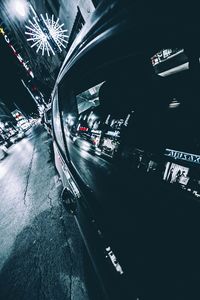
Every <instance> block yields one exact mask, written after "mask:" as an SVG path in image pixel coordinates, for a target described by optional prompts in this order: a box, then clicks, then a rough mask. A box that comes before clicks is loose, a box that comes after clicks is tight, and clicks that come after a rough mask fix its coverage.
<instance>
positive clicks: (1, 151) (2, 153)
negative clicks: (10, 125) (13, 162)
mask: <svg viewBox="0 0 200 300" xmlns="http://www.w3.org/2000/svg"><path fill="white" fill-rule="evenodd" d="M6 156H7V149H6V147H5V146H4V145H0V160H2V159H4V158H5V157H6Z"/></svg>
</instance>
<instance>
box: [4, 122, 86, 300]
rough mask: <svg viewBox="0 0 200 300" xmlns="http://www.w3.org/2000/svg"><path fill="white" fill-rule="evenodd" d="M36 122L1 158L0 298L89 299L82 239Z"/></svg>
mask: <svg viewBox="0 0 200 300" xmlns="http://www.w3.org/2000/svg"><path fill="white" fill-rule="evenodd" d="M50 143H51V140H50V138H49V136H48V135H47V133H46V131H45V130H44V129H42V128H41V126H39V125H35V126H34V127H33V129H31V130H29V131H28V132H27V136H26V137H25V138H24V139H23V140H21V141H20V142H18V143H17V144H15V145H13V146H12V147H10V148H9V150H8V156H7V157H6V158H5V159H4V160H3V161H0V169H1V173H0V195H1V201H0V220H1V222H0V245H1V246H0V298H1V299H2V300H8V299H10V300H11V299H12V300H22V299H33V300H35V299H38V300H39V299H41V300H44V299H58V300H62V299H66V300H67V299H71V300H88V299H89V298H88V296H87V291H86V287H85V274H84V266H83V244H82V241H81V238H80V234H79V232H78V229H77V226H76V224H75V221H74V218H73V217H71V216H70V215H68V214H67V213H66V212H65V211H64V209H63V207H62V204H61V202H60V193H61V190H62V184H61V182H60V180H59V178H58V175H57V173H56V171H55V167H54V165H53V162H52V155H51V150H50Z"/></svg>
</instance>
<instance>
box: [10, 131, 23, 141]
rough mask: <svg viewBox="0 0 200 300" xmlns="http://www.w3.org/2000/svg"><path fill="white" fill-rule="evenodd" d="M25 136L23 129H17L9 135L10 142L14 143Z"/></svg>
mask: <svg viewBox="0 0 200 300" xmlns="http://www.w3.org/2000/svg"><path fill="white" fill-rule="evenodd" d="M24 137H25V133H24V131H23V130H20V131H18V132H17V133H16V134H14V135H12V136H11V137H10V142H11V143H12V144H14V143H16V142H17V141H19V140H21V139H23V138H24Z"/></svg>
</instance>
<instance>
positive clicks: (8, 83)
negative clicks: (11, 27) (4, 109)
mask: <svg viewBox="0 0 200 300" xmlns="http://www.w3.org/2000/svg"><path fill="white" fill-rule="evenodd" d="M0 53H1V57H0V99H1V100H2V101H3V102H4V103H5V104H6V105H7V106H8V108H10V109H11V110H12V109H15V108H16V107H15V106H14V104H13V102H15V103H16V104H17V105H18V106H19V107H20V108H21V109H22V110H24V111H25V112H26V113H31V112H32V111H36V105H35V103H34V101H33V99H32V98H31V96H30V95H29V93H28V91H27V90H26V89H25V88H24V86H23V84H22V82H21V78H24V76H26V71H25V70H24V68H23V67H22V66H21V65H20V63H19V61H18V59H17V57H15V55H14V53H13V52H12V49H10V47H9V46H8V44H7V43H6V42H5V40H4V37H3V36H2V34H0Z"/></svg>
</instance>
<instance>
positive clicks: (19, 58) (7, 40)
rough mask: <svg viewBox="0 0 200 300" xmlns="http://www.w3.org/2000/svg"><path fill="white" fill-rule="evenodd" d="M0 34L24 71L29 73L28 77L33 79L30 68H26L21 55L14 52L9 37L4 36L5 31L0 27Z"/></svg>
mask: <svg viewBox="0 0 200 300" xmlns="http://www.w3.org/2000/svg"><path fill="white" fill-rule="evenodd" d="M0 33H1V34H2V35H3V36H4V39H5V41H6V43H7V44H8V46H9V47H10V48H11V49H12V51H13V53H14V55H15V56H16V57H17V59H18V60H19V62H20V63H21V64H22V65H23V67H24V68H25V69H26V71H27V72H28V73H29V75H30V76H31V77H32V78H34V74H33V72H32V71H31V70H30V68H29V67H28V66H27V64H26V63H25V61H24V60H23V58H22V57H21V55H20V54H19V53H17V51H16V50H15V48H14V47H13V45H12V44H11V43H10V39H9V37H8V36H7V35H6V34H5V31H4V29H3V28H2V27H0Z"/></svg>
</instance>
